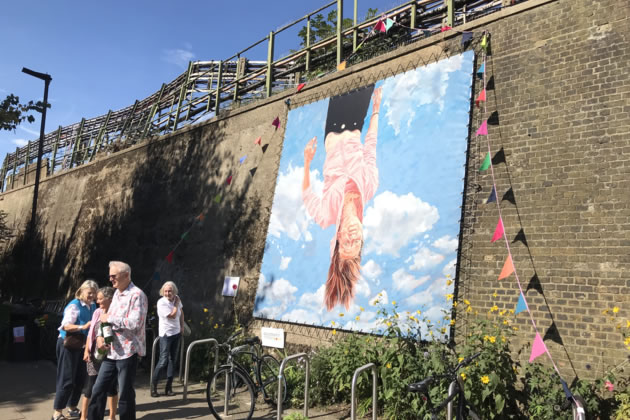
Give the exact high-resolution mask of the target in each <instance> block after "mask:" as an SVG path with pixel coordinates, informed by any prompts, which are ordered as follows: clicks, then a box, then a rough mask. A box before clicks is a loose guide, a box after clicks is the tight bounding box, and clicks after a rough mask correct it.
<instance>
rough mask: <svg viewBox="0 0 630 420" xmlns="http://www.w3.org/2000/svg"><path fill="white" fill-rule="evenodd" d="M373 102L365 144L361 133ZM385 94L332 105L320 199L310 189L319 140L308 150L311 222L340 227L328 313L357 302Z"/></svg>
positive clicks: (369, 90)
mask: <svg viewBox="0 0 630 420" xmlns="http://www.w3.org/2000/svg"><path fill="white" fill-rule="evenodd" d="M370 98H371V99H372V114H371V116H370V119H369V126H368V131H367V134H366V136H365V144H362V143H361V129H362V127H363V121H364V119H365V115H366V112H367V109H368V107H369V104H370ZM380 105H381V88H376V89H374V86H373V85H371V86H368V87H366V88H362V89H359V90H356V91H354V92H350V93H348V94H345V95H341V96H336V97H333V98H331V99H330V102H329V105H328V115H327V117H326V137H325V140H324V148H325V149H326V160H325V162H324V170H323V173H324V189H323V192H322V196H321V197H319V196H317V195H316V194H315V193H314V192H313V189H312V188H311V184H310V176H309V174H310V166H311V161H312V160H313V157H314V156H315V152H316V150H317V137H313V138H312V139H311V140H310V141H309V142H308V143H307V144H306V147H305V148H304V178H303V181H302V200H303V201H304V205H305V206H306V209H307V211H308V213H309V214H310V216H311V217H312V218H313V219H315V222H317V224H319V225H320V226H321V227H322V228H327V227H328V226H330V225H333V224H334V225H335V235H334V237H333V238H332V240H331V243H330V255H331V257H330V260H331V261H330V268H329V269H328V278H327V280H326V288H325V289H326V290H325V295H324V302H325V304H326V308H327V310H328V311H330V310H332V309H333V308H334V307H335V306H336V305H337V304H339V303H341V304H343V305H344V306H345V307H346V308H349V307H350V303H351V302H352V299H353V298H354V287H355V285H356V283H357V281H358V280H359V274H360V270H361V248H362V247H363V209H364V207H365V203H367V202H368V201H369V200H370V199H372V197H373V196H374V193H375V192H376V189H377V188H378V168H377V166H376V140H377V132H378V115H379V111H380Z"/></svg>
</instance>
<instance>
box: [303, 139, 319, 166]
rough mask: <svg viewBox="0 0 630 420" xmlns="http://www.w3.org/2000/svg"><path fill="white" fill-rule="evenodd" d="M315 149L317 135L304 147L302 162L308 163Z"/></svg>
mask: <svg viewBox="0 0 630 420" xmlns="http://www.w3.org/2000/svg"><path fill="white" fill-rule="evenodd" d="M316 151H317V137H313V138H312V139H311V140H310V141H309V142H308V143H306V147H305V148H304V163H305V165H310V164H311V161H312V160H313V157H314V156H315V152H316Z"/></svg>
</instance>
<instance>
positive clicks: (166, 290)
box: [151, 281, 184, 397]
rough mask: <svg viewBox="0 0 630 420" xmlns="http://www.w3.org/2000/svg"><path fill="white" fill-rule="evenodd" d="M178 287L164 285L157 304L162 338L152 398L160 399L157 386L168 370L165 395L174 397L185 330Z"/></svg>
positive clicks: (169, 283) (152, 387) (169, 284)
mask: <svg viewBox="0 0 630 420" xmlns="http://www.w3.org/2000/svg"><path fill="white" fill-rule="evenodd" d="M178 293H179V292H178V290H177V286H176V285H175V283H173V282H172V281H167V282H166V283H164V285H163V286H162V288H161V289H160V296H162V298H161V299H160V300H158V302H157V314H158V318H159V328H158V330H159V336H160V360H159V361H158V363H157V365H156V366H155V370H154V371H153V383H152V384H151V396H152V397H159V396H160V394H159V393H158V391H157V384H158V381H159V379H160V374H161V373H162V371H163V370H164V368H166V389H165V395H167V396H169V397H170V396H173V395H175V393H174V392H173V388H172V386H173V371H174V370H175V361H176V360H177V351H178V349H179V340H180V337H181V335H182V331H183V329H184V312H183V310H182V302H181V301H180V299H179V296H178V295H177V294H178Z"/></svg>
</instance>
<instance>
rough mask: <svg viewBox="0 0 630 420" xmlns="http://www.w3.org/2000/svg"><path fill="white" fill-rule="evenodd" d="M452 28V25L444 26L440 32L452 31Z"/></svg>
mask: <svg viewBox="0 0 630 420" xmlns="http://www.w3.org/2000/svg"><path fill="white" fill-rule="evenodd" d="M451 29H453V28H451V27H450V26H442V29H440V32H446V31H450V30H451Z"/></svg>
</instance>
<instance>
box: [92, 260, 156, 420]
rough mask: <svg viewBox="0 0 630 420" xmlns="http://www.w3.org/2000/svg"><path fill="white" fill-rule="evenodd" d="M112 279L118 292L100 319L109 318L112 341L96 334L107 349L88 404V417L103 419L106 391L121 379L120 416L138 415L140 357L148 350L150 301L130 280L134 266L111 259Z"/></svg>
mask: <svg viewBox="0 0 630 420" xmlns="http://www.w3.org/2000/svg"><path fill="white" fill-rule="evenodd" d="M109 280H110V281H111V282H112V286H114V288H115V289H117V290H116V293H114V298H113V299H112V303H111V305H110V307H109V310H108V311H107V313H102V314H101V323H103V322H108V323H110V324H111V326H112V330H113V332H114V341H113V342H112V343H111V345H107V344H105V340H104V339H103V337H100V336H99V337H97V339H96V346H97V347H98V348H99V349H102V348H104V349H106V350H107V351H108V354H107V357H106V358H105V360H104V361H103V364H102V365H101V369H100V371H99V373H98V378H97V379H96V383H95V384H94V388H93V390H92V401H91V402H90V406H89V408H88V419H89V420H102V419H103V416H104V415H105V403H106V399H107V391H108V390H109V389H110V386H111V383H112V382H113V381H115V380H118V384H119V400H118V414H119V416H120V420H135V419H136V392H135V390H134V381H135V378H136V368H137V366H138V357H142V356H144V355H145V353H146V343H145V321H146V317H147V309H148V301H147V296H146V295H145V294H144V292H143V291H142V290H141V289H140V288H138V287H136V286H135V285H134V284H133V283H132V282H131V267H129V265H128V264H126V263H124V262H120V261H111V262H110V263H109Z"/></svg>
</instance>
